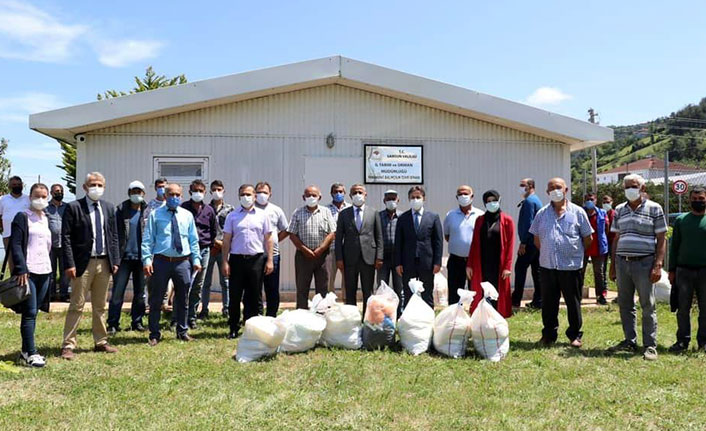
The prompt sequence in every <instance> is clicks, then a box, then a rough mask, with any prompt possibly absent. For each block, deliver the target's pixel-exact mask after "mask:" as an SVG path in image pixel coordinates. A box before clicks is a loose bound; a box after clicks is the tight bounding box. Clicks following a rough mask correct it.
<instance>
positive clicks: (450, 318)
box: [433, 289, 475, 358]
mask: <svg viewBox="0 0 706 431" xmlns="http://www.w3.org/2000/svg"><path fill="white" fill-rule="evenodd" d="M474 295H475V292H472V291H470V290H465V289H458V296H459V297H460V300H459V301H458V303H457V304H453V305H450V306H448V307H446V308H445V309H444V310H443V311H441V313H439V315H438V316H436V320H434V336H433V341H434V349H436V351H437V352H439V353H441V354H442V355H446V356H450V357H452V358H460V357H462V356H464V355H465V354H466V349H467V348H468V338H469V337H470V336H471V318H470V317H468V313H466V310H465V309H464V307H465V306H466V305H468V304H470V303H471V302H472V301H473V296H474Z"/></svg>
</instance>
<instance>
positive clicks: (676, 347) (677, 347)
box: [669, 341, 689, 353]
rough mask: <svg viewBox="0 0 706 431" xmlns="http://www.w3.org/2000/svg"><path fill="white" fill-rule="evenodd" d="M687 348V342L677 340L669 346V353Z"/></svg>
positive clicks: (683, 350) (681, 351)
mask: <svg viewBox="0 0 706 431" xmlns="http://www.w3.org/2000/svg"><path fill="white" fill-rule="evenodd" d="M687 350H689V343H685V342H683V341H677V342H676V343H674V344H672V345H671V346H670V347H669V351H670V352H671V353H683V352H686V351H687Z"/></svg>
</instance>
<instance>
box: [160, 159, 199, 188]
mask: <svg viewBox="0 0 706 431" xmlns="http://www.w3.org/2000/svg"><path fill="white" fill-rule="evenodd" d="M160 177H166V178H167V179H168V180H169V182H173V183H179V184H182V185H188V184H190V183H191V182H192V181H193V180H195V179H201V180H204V182H206V181H207V179H208V157H195V156H194V157H155V158H154V178H153V179H157V178H160Z"/></svg>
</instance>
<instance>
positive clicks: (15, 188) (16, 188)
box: [12, 186, 22, 195]
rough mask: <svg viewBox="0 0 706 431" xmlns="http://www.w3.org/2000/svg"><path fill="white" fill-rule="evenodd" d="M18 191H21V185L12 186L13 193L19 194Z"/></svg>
mask: <svg viewBox="0 0 706 431" xmlns="http://www.w3.org/2000/svg"><path fill="white" fill-rule="evenodd" d="M20 193H22V186H15V187H13V188H12V194H13V195H19V194H20Z"/></svg>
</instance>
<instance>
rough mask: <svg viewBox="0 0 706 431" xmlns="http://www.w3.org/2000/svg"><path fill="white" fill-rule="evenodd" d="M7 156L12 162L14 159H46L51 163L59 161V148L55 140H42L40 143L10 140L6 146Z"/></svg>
mask: <svg viewBox="0 0 706 431" xmlns="http://www.w3.org/2000/svg"><path fill="white" fill-rule="evenodd" d="M7 158H8V159H9V160H10V162H12V161H13V160H15V159H24V160H46V161H51V162H53V163H56V164H59V163H61V149H60V147H59V144H58V143H57V142H56V141H55V142H43V143H41V144H27V145H23V146H21V147H20V146H19V144H17V143H15V142H13V141H12V140H10V144H9V145H8V148H7Z"/></svg>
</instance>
